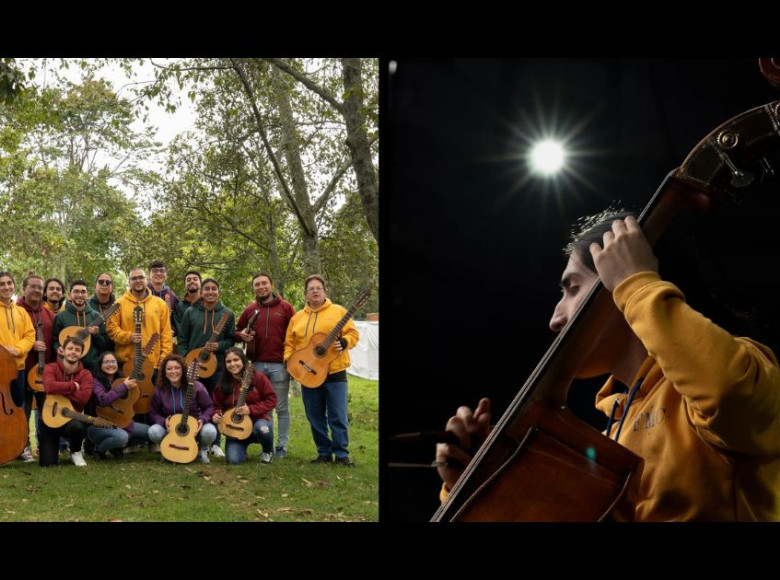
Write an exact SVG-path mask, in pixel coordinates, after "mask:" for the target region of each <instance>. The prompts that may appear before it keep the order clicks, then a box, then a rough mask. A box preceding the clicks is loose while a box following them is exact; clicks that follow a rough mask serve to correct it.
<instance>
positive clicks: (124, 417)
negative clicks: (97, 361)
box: [97, 332, 160, 429]
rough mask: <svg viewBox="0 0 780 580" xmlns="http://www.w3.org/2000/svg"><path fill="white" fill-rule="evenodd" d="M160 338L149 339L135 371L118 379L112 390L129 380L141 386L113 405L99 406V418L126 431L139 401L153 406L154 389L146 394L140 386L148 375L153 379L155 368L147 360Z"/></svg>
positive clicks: (135, 364)
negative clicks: (145, 401) (143, 399)
mask: <svg viewBox="0 0 780 580" xmlns="http://www.w3.org/2000/svg"><path fill="white" fill-rule="evenodd" d="M159 338H160V335H159V334H157V333H156V332H155V333H154V334H153V335H152V338H150V339H149V342H147V343H146V346H145V347H144V349H143V350H142V351H141V354H140V356H138V357H136V358H135V360H134V361H133V370H132V371H131V372H130V375H129V376H127V377H123V378H119V379H116V380H115V381H114V382H113V383H112V385H111V388H112V389H116V388H117V387H118V386H119V385H121V384H122V383H124V382H125V381H126V380H127V379H134V380H136V381H139V384H138V385H137V386H136V388H134V389H128V391H127V392H126V393H125V394H124V395H122V396H121V397H117V398H116V399H114V402H113V403H111V404H110V405H105V406H102V407H100V406H99V407H98V408H97V414H98V417H102V418H103V419H106V420H107V421H112V422H114V423H116V424H117V426H119V427H121V428H122V429H124V428H125V427H127V426H128V425H129V424H130V422H131V421H132V420H133V415H134V414H135V404H136V403H137V402H138V401H139V399H140V398H141V397H145V398H146V399H147V400H148V401H149V404H151V402H152V401H151V397H152V394H153V393H154V387H152V389H151V392H150V391H149V390H148V389H147V390H146V391H145V392H143V393H142V392H141V386H140V385H141V381H142V380H143V379H144V378H145V376H146V374H148V375H149V377H151V373H153V372H154V366H152V363H151V361H148V360H147V359H148V357H149V354H151V352H152V350H154V346H155V345H156V344H157V341H158V340H159ZM147 362H148V364H147ZM128 364H129V363H128ZM125 367H127V364H126V365H125ZM123 370H126V369H123ZM145 373H146V374H145ZM149 382H151V378H150V379H149Z"/></svg>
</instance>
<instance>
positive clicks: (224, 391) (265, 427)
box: [212, 346, 276, 464]
mask: <svg viewBox="0 0 780 580" xmlns="http://www.w3.org/2000/svg"><path fill="white" fill-rule="evenodd" d="M250 364H251V363H250V362H249V359H247V358H246V355H245V354H244V351H243V350H241V349H240V348H238V347H236V346H232V347H230V348H229V349H227V351H226V352H225V372H224V373H222V379H221V381H220V383H219V385H218V386H217V388H216V389H215V390H214V408H215V412H214V416H213V417H212V421H214V423H215V424H217V425H219V424H220V423H221V422H222V420H223V414H224V413H225V411H228V410H230V409H232V408H233V407H236V406H237V405H238V399H239V391H240V389H241V384H242V381H243V380H244V372H245V371H244V369H246V367H247V366H248V365H250ZM275 405H276V393H275V392H274V389H273V387H272V386H271V381H269V380H268V377H266V376H265V375H264V374H263V373H261V372H257V371H255V373H254V377H253V379H252V384H251V385H250V386H249V390H248V391H247V394H246V399H245V401H244V404H243V405H241V406H240V407H238V408H237V409H236V413H237V414H239V415H249V417H250V418H251V420H252V425H253V428H252V435H250V436H249V437H248V438H246V439H235V438H233V437H225V453H226V455H227V459H226V461H227V463H230V464H236V463H243V462H244V461H246V458H247V452H246V450H247V447H249V444H250V443H260V445H261V446H262V452H261V454H260V462H261V463H265V464H268V463H271V461H272V460H273V456H274V424H273V421H272V419H271V411H272V410H273V408H274V406H275Z"/></svg>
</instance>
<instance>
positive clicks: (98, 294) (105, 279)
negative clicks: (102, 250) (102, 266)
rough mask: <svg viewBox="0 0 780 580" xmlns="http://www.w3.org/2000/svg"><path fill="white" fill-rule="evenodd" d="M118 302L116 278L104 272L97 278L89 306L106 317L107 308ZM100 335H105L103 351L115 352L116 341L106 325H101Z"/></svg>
mask: <svg viewBox="0 0 780 580" xmlns="http://www.w3.org/2000/svg"><path fill="white" fill-rule="evenodd" d="M114 302H116V295H115V294H114V278H113V277H112V276H111V274H109V273H108V272H102V273H100V274H98V276H97V278H95V292H94V294H92V298H90V299H89V306H90V308H92V310H94V311H95V312H98V313H99V314H100V315H101V316H103V317H105V314H106V310H108V309H109V308H110V307H111V305H112V304H114ZM100 335H101V336H102V337H103V351H109V350H110V351H111V352H114V348H115V345H114V341H113V340H111V338H110V337H109V336H108V331H107V330H106V327H105V326H101V327H100ZM99 354H100V353H99Z"/></svg>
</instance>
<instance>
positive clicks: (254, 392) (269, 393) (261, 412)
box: [211, 371, 276, 423]
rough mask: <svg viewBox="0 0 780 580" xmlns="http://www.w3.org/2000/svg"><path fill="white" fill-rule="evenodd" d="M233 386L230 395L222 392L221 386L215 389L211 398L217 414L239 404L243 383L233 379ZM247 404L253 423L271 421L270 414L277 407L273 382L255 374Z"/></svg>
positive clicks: (259, 374) (247, 395)
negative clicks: (259, 420) (239, 393)
mask: <svg viewBox="0 0 780 580" xmlns="http://www.w3.org/2000/svg"><path fill="white" fill-rule="evenodd" d="M224 372H227V371H224ZM231 386H232V387H233V390H232V392H231V393H230V394H229V395H226V394H224V393H223V392H222V385H221V384H218V385H217V386H216V387H214V391H213V392H212V393H211V396H212V398H213V399H214V407H215V409H214V412H215V413H217V412H219V413H224V412H225V411H227V410H228V409H232V408H233V407H235V406H236V405H237V404H238V392H239V390H240V389H241V381H237V380H235V379H233V381H232V383H231ZM246 404H247V405H248V406H249V416H250V417H251V418H252V423H254V422H255V421H257V420H258V419H265V420H266V421H270V420H271V416H270V415H269V413H270V412H271V411H272V410H273V408H274V407H276V392H275V391H274V388H273V386H272V385H271V381H269V380H268V377H267V376H265V375H264V374H263V373H259V372H256V373H255V378H254V381H252V386H251V387H250V388H249V390H248V391H247V393H246Z"/></svg>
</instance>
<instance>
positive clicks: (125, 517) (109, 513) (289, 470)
mask: <svg viewBox="0 0 780 580" xmlns="http://www.w3.org/2000/svg"><path fill="white" fill-rule="evenodd" d="M296 386H297V385H296ZM378 390H379V383H378V381H369V380H365V379H360V378H358V377H355V376H352V375H350V377H349V414H350V429H349V435H350V452H351V455H350V456H351V457H352V460H353V461H354V462H355V463H356V464H357V467H354V468H349V467H343V466H337V465H333V464H317V465H312V464H311V463H310V461H311V460H312V459H313V458H315V457H316V456H317V450H316V448H315V446H314V442H313V441H312V437H311V431H310V429H309V423H308V421H307V420H306V416H305V414H304V410H303V402H302V400H301V397H300V393H298V392H297V391H295V389H291V391H290V414H291V417H292V425H291V428H290V445H289V447H288V452H289V454H290V456H289V457H287V458H285V459H277V460H274V462H273V463H272V464H271V465H263V464H261V463H260V459H259V457H260V445H258V444H252V445H250V447H249V455H250V458H249V460H248V461H247V462H245V463H243V464H241V465H233V466H231V465H227V464H225V460H224V459H215V458H213V457H212V458H211V464H209V465H203V464H200V463H197V462H193V463H190V464H187V465H179V464H172V463H168V462H166V461H165V460H163V459H162V456H161V455H159V454H150V453H149V452H148V451H147V450H146V449H143V450H139V451H137V452H136V453H133V454H130V455H125V456H124V457H122V458H120V459H115V458H113V457H110V456H109V458H108V459H106V460H105V461H97V460H95V459H93V458H91V457H88V456H86V455H85V458H86V461H87V464H88V465H87V467H84V468H78V467H76V466H74V465H73V464H72V463H71V462H70V459H63V458H62V457H61V458H60V465H59V466H57V467H49V468H41V467H39V466H38V464H37V463H22V462H20V461H12V462H10V463H6V464H5V465H0V521H6V522H10V521H14V522H18V521H25V522H36V521H41V522H43V521H101V522H105V521H136V522H141V521H143V522H150V521H151V522H173V521H180V522H192V521H214V522H252V521H260V522H270V521H276V522H314V521H345V522H346V521H361V522H362V521H377V520H378V517H379V507H378V496H379V492H378V417H379V409H378ZM31 423H32V421H31ZM31 428H32V425H31ZM223 446H224V438H223Z"/></svg>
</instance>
